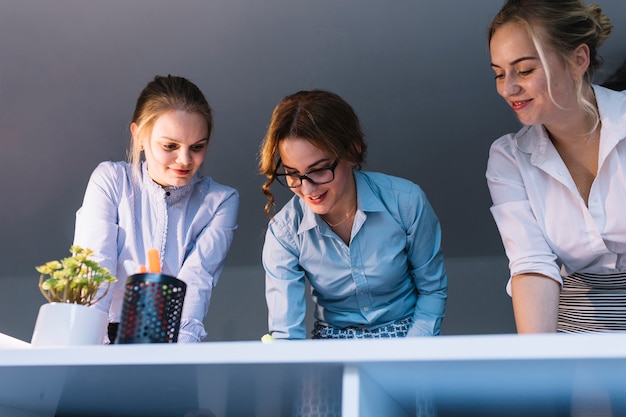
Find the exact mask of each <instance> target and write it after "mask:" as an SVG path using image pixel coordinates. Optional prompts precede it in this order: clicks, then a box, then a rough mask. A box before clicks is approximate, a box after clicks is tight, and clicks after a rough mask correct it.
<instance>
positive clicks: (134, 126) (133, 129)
mask: <svg viewBox="0 0 626 417" xmlns="http://www.w3.org/2000/svg"><path fill="white" fill-rule="evenodd" d="M137 129H139V126H137V123H135V122H132V123H131V124H130V134H131V135H132V137H133V141H136V140H138V139H139V138H138V137H137ZM135 146H136V145H135ZM139 149H140V150H142V151H143V143H140V144H139Z"/></svg>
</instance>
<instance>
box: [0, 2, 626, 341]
mask: <svg viewBox="0 0 626 417" xmlns="http://www.w3.org/2000/svg"><path fill="white" fill-rule="evenodd" d="M599 3H600V4H601V5H602V7H603V9H604V10H605V12H606V13H607V14H608V15H609V17H611V19H612V21H613V23H614V25H615V29H614V33H613V35H612V37H611V39H610V40H609V41H608V42H607V44H606V45H605V46H604V47H603V48H602V49H601V54H602V55H603V57H604V58H605V71H604V72H601V73H599V74H598V81H602V80H603V79H604V78H605V77H606V76H607V75H608V74H609V73H610V72H611V71H612V70H613V69H615V68H616V67H617V66H618V65H619V64H620V63H621V62H622V60H623V59H624V57H626V46H625V43H624V39H626V2H624V0H601V1H599ZM502 4H503V2H502V1H501V0H482V1H480V2H469V1H463V0H399V1H380V0H378V1H376V0H316V1H312V0H301V1H293V0H265V1H255V0H181V1H171V0H170V1H166V0H130V1H122V0H107V1H91V2H83V1H80V0H56V1H54V2H51V1H47V0H6V1H3V2H2V3H0V140H1V143H2V147H1V149H2V150H1V151H0V172H1V173H2V179H3V196H4V198H3V199H2V204H0V219H1V220H0V224H1V226H0V227H1V230H2V232H1V234H0V261H1V262H0V285H2V290H1V291H0V332H2V333H6V334H9V335H12V336H15V337H18V338H21V339H24V340H30V336H31V333H32V328H33V325H34V321H35V317H36V314H37V309H38V308H39V306H40V305H41V304H42V303H43V302H44V301H45V300H44V299H43V297H42V296H41V295H40V294H39V291H38V289H37V278H38V276H37V273H36V271H35V270H34V266H35V265H39V264H41V263H43V262H45V261H48V260H50V259H58V258H61V257H64V256H66V254H67V249H68V248H69V245H70V244H71V241H72V235H73V227H74V214H75V211H76V209H77V208H78V207H79V206H80V203H81V200H82V196H83V192H84V189H85V186H86V184H87V180H88V178H89V174H90V173H91V171H92V170H93V168H94V167H95V166H96V165H97V163H98V162H100V161H102V160H120V159H124V158H125V151H126V148H127V145H128V141H129V132H128V124H129V122H130V117H131V113H132V111H133V108H134V104H135V100H136V98H137V95H138V94H139V92H140V90H141V89H142V88H143V87H144V86H145V84H146V83H147V82H148V81H149V80H150V79H152V78H153V77H154V75H156V74H161V75H166V74H174V75H181V76H185V77H187V78H189V79H190V80H192V81H194V82H195V83H196V84H197V85H198V86H199V87H200V88H201V89H202V90H203V91H204V93H205V94H206V96H207V98H208V100H209V102H210V103H211V105H212V106H213V108H214V111H215V130H214V135H213V138H212V141H211V144H210V147H209V154H208V157H207V161H206V163H205V167H204V170H205V173H207V174H208V175H211V176H212V177H214V178H215V179H217V180H218V181H220V182H223V183H225V184H228V185H231V186H233V187H235V188H237V189H238V190H239V192H240V194H241V210H240V215H239V230H238V232H237V234H236V236H235V241H234V243H233V247H232V250H231V253H230V256H229V259H228V264H227V267H226V270H225V272H224V275H223V276H222V280H221V281H220V283H219V285H218V287H217V288H216V290H215V293H214V299H213V305H212V307H211V310H210V311H209V316H208V317H207V320H206V323H207V327H208V330H209V333H210V334H209V340H248V339H258V338H259V337H260V336H261V335H262V334H263V333H265V332H266V330H267V329H266V309H265V303H264V298H263V297H264V295H263V271H262V268H260V253H261V246H262V242H263V233H264V228H265V224H266V219H265V217H264V215H263V205H264V203H265V201H264V197H263V195H262V193H261V192H260V186H261V184H262V182H263V178H262V177H260V176H259V175H258V174H257V173H256V162H257V151H258V146H259V143H260V140H261V138H262V137H263V135H264V132H265V128H266V127H267V124H268V121H269V118H270V115H271V112H272V109H273V107H274V106H275V105H276V104H277V103H278V101H279V100H280V99H281V98H282V97H284V96H286V95H288V94H291V93H293V92H295V91H298V90H302V89H313V88H322V89H328V90H332V91H334V92H336V93H338V94H340V95H341V96H343V97H344V98H345V99H346V100H347V101H348V102H350V103H351V104H352V105H353V107H354V108H355V110H356V111H357V113H358V114H359V116H360V118H361V121H362V124H363V128H364V131H365V134H366V139H367V141H368V145H369V157H368V161H367V163H366V165H365V166H364V168H365V169H367V170H375V171H383V172H387V173H389V174H393V175H398V176H402V177H406V178H409V179H411V180H413V181H415V182H416V183H418V184H420V185H421V186H422V188H423V189H424V190H425V191H426V193H427V195H428V197H429V199H430V201H431V203H432V205H433V207H434V208H435V211H436V212H437V214H438V215H439V218H440V220H441V223H442V228H443V234H444V250H445V255H446V265H447V267H448V273H449V277H450V289H449V291H450V298H449V304H448V305H449V307H448V314H447V318H446V320H445V322H444V328H443V331H444V334H466V333H504V332H512V331H514V326H513V320H512V314H511V307H510V300H509V298H508V296H507V295H506V294H505V292H504V285H505V282H506V279H507V277H508V270H507V266H506V259H505V258H504V254H503V250H502V245H501V243H500V240H499V236H498V234H497V230H496V228H495V225H494V224H493V220H492V218H491V215H490V213H489V206H490V203H491V202H490V198H489V194H488V190H487V188H486V184H485V180H484V170H485V164H486V160H487V153H488V149H489V145H490V144H491V142H492V141H493V140H494V139H496V138H497V137H498V136H500V135H502V134H504V133H507V132H510V131H514V130H517V129H518V128H519V125H518V123H517V121H516V119H515V118H514V116H513V114H512V112H511V111H510V110H509V109H508V107H507V106H506V105H505V103H504V102H503V101H502V99H500V98H499V97H498V96H497V94H496V92H495V88H494V82H493V73H492V71H491V69H490V68H489V54H488V50H487V46H486V41H485V38H486V36H485V31H486V28H487V26H488V24H489V22H490V21H491V19H492V18H493V16H494V15H495V14H496V13H497V11H498V9H499V8H500V6H501V5H502ZM277 195H278V202H279V204H282V203H284V202H285V201H286V199H287V198H288V197H289V194H288V193H286V192H284V191H283V192H281V191H279V190H277Z"/></svg>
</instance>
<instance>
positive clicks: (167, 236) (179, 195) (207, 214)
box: [74, 162, 239, 343]
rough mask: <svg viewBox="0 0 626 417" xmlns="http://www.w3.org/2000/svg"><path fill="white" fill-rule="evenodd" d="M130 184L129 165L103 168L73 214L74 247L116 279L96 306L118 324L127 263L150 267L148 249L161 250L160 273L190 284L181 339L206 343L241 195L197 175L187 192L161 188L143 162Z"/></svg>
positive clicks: (178, 188)
mask: <svg viewBox="0 0 626 417" xmlns="http://www.w3.org/2000/svg"><path fill="white" fill-rule="evenodd" d="M131 178H132V175H131V167H130V166H129V165H128V164H127V163H125V162H103V163H101V164H100V165H98V167H97V168H96V169H95V170H94V172H93V173H92V175H91V178H90V179H89V184H88V185H87V190H86V192H85V197H84V200H83V204H82V207H81V208H80V209H79V210H78V212H77V213H76V229H75V234H74V244H76V245H80V246H83V247H87V248H90V249H92V250H93V251H94V255H95V256H94V260H96V261H98V262H100V264H101V265H102V266H104V267H106V268H108V269H109V270H110V271H111V272H112V273H113V274H114V275H115V276H116V277H117V278H118V281H117V282H116V283H115V286H114V288H112V289H111V290H110V291H109V292H108V294H107V296H106V297H105V298H103V299H102V300H101V301H100V302H98V303H97V304H96V305H95V307H96V308H99V309H101V310H103V311H105V312H107V313H108V314H109V321H111V322H119V321H120V316H121V310H122V303H123V297H124V286H125V283H126V278H127V273H126V270H125V268H124V261H125V260H132V261H134V262H135V263H137V264H146V263H147V260H146V250H147V249H150V248H157V249H158V250H159V253H160V257H161V270H162V272H163V273H164V274H167V275H171V276H174V277H177V278H178V279H180V280H182V281H184V282H185V283H186V284H187V291H186V295H185V301H184V304H183V312H182V316H181V325H180V332H179V336H178V341H179V342H183V343H184V342H199V341H201V340H202V339H203V338H204V337H206V332H205V329H204V325H203V319H204V316H205V315H206V313H207V311H208V308H209V302H210V300H211V293H212V291H213V287H214V286H215V285H216V284H217V281H218V279H219V277H220V274H221V273H222V270H223V269H224V263H225V260H226V255H227V253H228V251H229V249H230V245H231V242H232V239H233V235H234V233H235V229H236V228H237V212H238V209H239V195H238V193H237V191H236V190H235V189H233V188H230V187H227V186H224V185H221V184H218V183H217V182H215V181H213V180H212V179H211V178H209V177H201V176H199V175H198V174H196V175H195V176H194V177H193V178H192V179H191V181H190V182H189V184H187V185H184V186H182V187H161V186H160V185H158V184H157V183H155V182H154V181H152V179H151V178H150V176H149V175H148V173H147V170H146V164H145V162H144V163H143V165H142V171H141V178H140V179H139V180H138V181H132V180H131Z"/></svg>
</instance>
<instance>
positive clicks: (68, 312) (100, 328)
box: [31, 303, 108, 346]
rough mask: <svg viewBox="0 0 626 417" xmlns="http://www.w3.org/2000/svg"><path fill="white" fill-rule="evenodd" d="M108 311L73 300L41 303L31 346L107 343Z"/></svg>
mask: <svg viewBox="0 0 626 417" xmlns="http://www.w3.org/2000/svg"><path fill="white" fill-rule="evenodd" d="M107 319H108V317H107V314H106V313H105V312H103V311H100V310H98V309H96V308H93V307H87V306H84V305H80V304H69V303H48V304H44V305H42V306H41V308H40V309H39V314H38V315H37V321H36V322H35V330H34V331H33V338H32V340H31V345H33V346H74V345H98V344H102V343H103V342H104V335H105V331H106V328H107V322H108V320H107Z"/></svg>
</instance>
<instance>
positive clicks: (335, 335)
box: [311, 317, 413, 339]
mask: <svg viewBox="0 0 626 417" xmlns="http://www.w3.org/2000/svg"><path fill="white" fill-rule="evenodd" d="M411 324H413V318H412V317H405V318H403V319H400V320H396V321H394V322H393V323H389V324H387V325H385V326H381V327H377V328H376V329H372V330H368V329H366V328H364V327H357V326H350V327H346V328H345V329H338V328H335V327H331V326H326V325H324V324H321V323H320V322H318V321H316V322H315V326H314V327H313V330H312V331H311V334H312V335H313V339H382V338H390V337H405V336H406V334H407V333H408V331H409V329H410V328H411Z"/></svg>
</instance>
